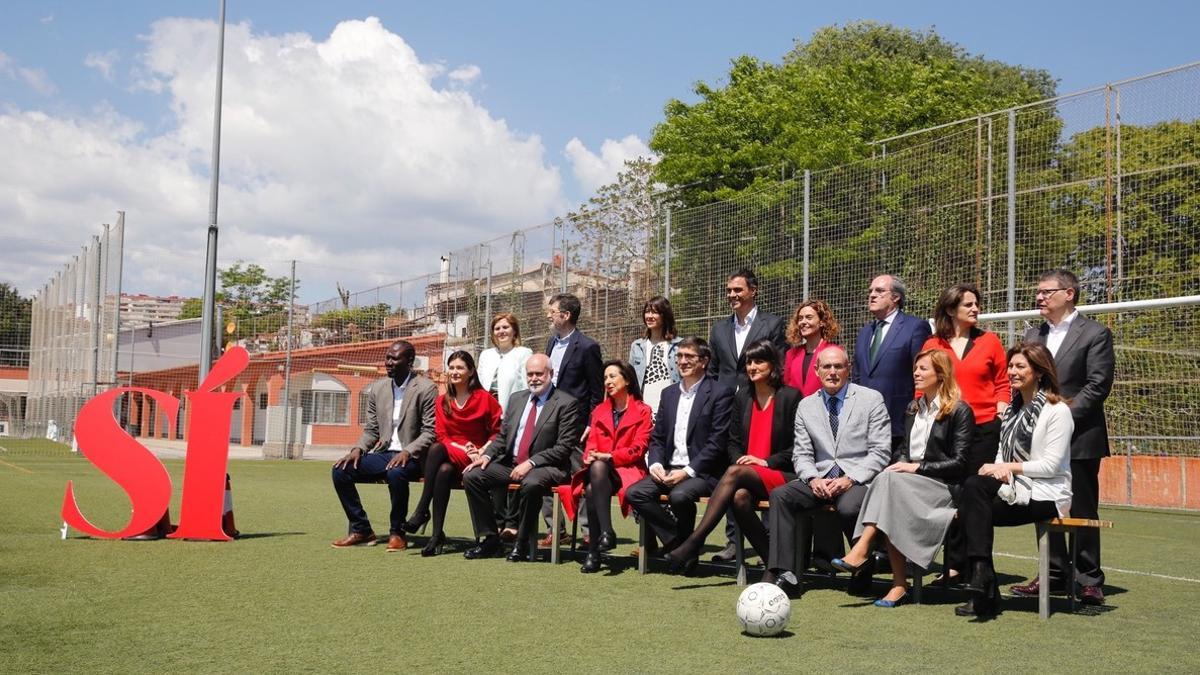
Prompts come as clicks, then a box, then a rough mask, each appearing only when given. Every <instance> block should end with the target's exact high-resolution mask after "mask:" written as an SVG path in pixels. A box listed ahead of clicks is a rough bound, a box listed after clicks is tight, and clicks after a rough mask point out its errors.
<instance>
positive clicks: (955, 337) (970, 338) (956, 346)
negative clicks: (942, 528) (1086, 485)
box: [921, 283, 1012, 585]
mask: <svg viewBox="0 0 1200 675" xmlns="http://www.w3.org/2000/svg"><path fill="white" fill-rule="evenodd" d="M980 311H981V306H980V294H979V289H978V288H976V287H975V285H974V284H969V283H963V284H955V285H954V286H951V287H950V288H947V289H946V290H944V291H942V294H941V296H939V297H938V301H937V307H936V308H935V309H934V311H933V323H934V328H935V330H934V334H933V335H932V336H930V337H929V339H928V340H926V341H925V344H924V345H922V347H921V349H922V350H925V349H940V350H942V351H944V352H946V354H947V355H949V356H950V360H951V361H952V362H953V363H954V379H955V380H956V381H957V382H958V388H959V391H961V392H962V399H963V401H965V402H966V403H967V405H969V406H971V412H973V413H974V414H975V426H976V428H977V430H978V433H977V434H976V435H975V445H974V447H972V449H971V456H970V458H969V466H968V470H969V473H974V472H975V470H976V469H978V468H979V467H980V466H982V465H983V463H984V462H986V461H988V460H990V459H991V458H992V457H994V456H995V455H996V445H997V444H998V443H999V442H1000V415H1001V414H1003V413H1004V409H1005V408H1006V407H1008V401H1009V399H1010V398H1011V397H1012V396H1011V390H1010V388H1009V384H1008V373H1007V372H1006V368H1007V362H1006V361H1005V358H1004V345H1003V344H1001V343H1000V338H999V337H997V336H996V334H995V333H991V332H988V331H985V330H982V329H980V328H979V325H978V324H979V312H980ZM962 546H963V540H962V536H961V534H959V531H958V525H957V524H953V525H951V528H950V533H949V538H948V539H947V540H946V570H945V572H944V573H943V574H942V576H940V577H939V578H938V579H936V580H935V581H934V584H936V585H949V584H952V583H955V580H956V579H957V577H958V575H959V571H960V570H962V568H963V567H964V566H965V565H966V561H965V560H963V551H962Z"/></svg>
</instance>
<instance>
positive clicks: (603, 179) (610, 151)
mask: <svg viewBox="0 0 1200 675" xmlns="http://www.w3.org/2000/svg"><path fill="white" fill-rule="evenodd" d="M563 152H564V154H565V155H566V156H567V159H568V160H569V161H570V162H571V171H572V172H573V173H574V174H575V180H576V181H578V183H579V186H580V187H581V188H583V189H584V190H585V191H587V192H589V193H593V192H595V191H596V190H597V189H598V188H600V187H601V186H603V185H607V184H608V183H611V182H613V181H614V180H616V178H617V173H618V172H620V171H621V170H623V169H624V168H625V162H626V161H627V160H631V159H637V158H639V157H646V158H651V157H653V156H654V153H653V152H651V151H650V148H649V147H648V146H647V145H646V143H645V142H644V141H642V139H641V138H638V137H637V136H636V135H635V134H630V135H628V136H626V137H625V138H622V139H621V140H619V141H614V140H612V139H611V138H606V139H604V142H603V143H601V144H600V153H599V154H597V153H594V152H592V151H591V150H588V148H587V146H586V145H584V144H583V141H581V140H579V139H578V138H572V139H571V140H570V141H567V146H566V148H565V149H564V150H563Z"/></svg>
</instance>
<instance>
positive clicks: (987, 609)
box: [967, 560, 1000, 616]
mask: <svg viewBox="0 0 1200 675" xmlns="http://www.w3.org/2000/svg"><path fill="white" fill-rule="evenodd" d="M967 594H968V595H970V596H971V600H972V602H971V605H972V607H973V608H974V610H975V616H994V615H995V614H996V613H997V612H999V608H1000V586H999V585H997V584H996V573H995V572H994V571H993V570H992V563H991V561H990V560H977V561H975V562H974V563H972V566H971V581H969V582H968V583H967Z"/></svg>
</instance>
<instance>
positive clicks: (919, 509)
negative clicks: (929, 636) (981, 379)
mask: <svg viewBox="0 0 1200 675" xmlns="http://www.w3.org/2000/svg"><path fill="white" fill-rule="evenodd" d="M913 385H914V387H915V388H916V390H917V391H918V392H919V393H920V394H921V396H920V398H918V399H917V400H916V401H913V402H912V403H911V404H910V405H909V406H908V411H907V414H906V415H905V416H904V427H905V432H906V433H905V434H904V442H903V443H902V444H901V445H900V447H899V448H897V450H896V453H895V454H894V455H893V457H892V464H891V465H890V466H888V467H887V469H885V470H884V471H883V472H881V473H880V474H879V475H877V476H876V477H875V479H874V480H872V481H871V484H870V486H869V487H868V488H867V494H866V496H865V497H864V498H863V503H862V509H861V510H860V511H859V520H858V527H857V528H856V530H855V536H856V537H857V539H856V540H855V543H854V546H853V547H852V548H851V549H850V552H849V553H847V554H846V557H845V558H834V559H833V561H832V563H833V565H834V566H836V567H839V568H841V569H844V570H847V571H849V572H857V571H858V569H859V568H860V567H862V566H863V565H865V564H868V561H869V560H870V556H871V545H872V542H873V541H874V539H875V537H876V535H885V536H886V537H887V550H888V559H889V561H890V563H891V567H892V588H891V589H890V590H889V591H888V593H887V595H884V596H883V597H882V598H879V599H878V600H876V601H875V606H877V607H896V606H897V605H900V604H902V603H904V602H906V601H907V600H908V574H907V570H906V564H905V561H906V560H911V561H913V562H914V563H916V564H917V565H919V566H920V567H922V568H928V567H929V566H930V565H931V564H932V563H933V559H934V556H936V555H937V551H938V549H939V548H941V545H942V540H943V539H945V538H946V531H947V530H948V529H949V528H950V523H951V521H953V520H954V496H955V492H956V490H957V487H958V484H959V483H960V482H961V481H962V480H963V479H964V478H966V477H967V472H968V467H969V466H970V459H971V447H972V446H973V445H974V443H975V434H976V429H975V415H974V413H972V412H971V406H969V405H967V404H966V403H965V402H964V401H963V400H962V394H961V393H960V391H959V388H958V382H957V380H955V378H954V363H953V362H952V361H951V360H950V356H949V355H948V354H946V352H944V351H942V350H939V349H926V350H925V351H923V352H921V353H919V354H917V359H916V361H915V362H914V363H913Z"/></svg>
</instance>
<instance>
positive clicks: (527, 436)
mask: <svg viewBox="0 0 1200 675" xmlns="http://www.w3.org/2000/svg"><path fill="white" fill-rule="evenodd" d="M529 402H530V404H531V405H530V406H529V416H528V417H526V418H525V431H524V432H523V433H522V434H521V440H520V442H518V443H517V464H520V463H521V462H524V461H525V460H527V459H529V446H531V445H533V427H534V425H535V423H536V422H537V399H536V398H534V399H530V400H529Z"/></svg>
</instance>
